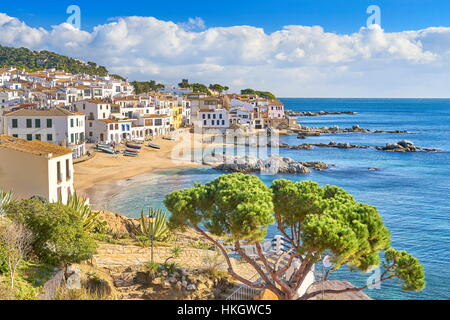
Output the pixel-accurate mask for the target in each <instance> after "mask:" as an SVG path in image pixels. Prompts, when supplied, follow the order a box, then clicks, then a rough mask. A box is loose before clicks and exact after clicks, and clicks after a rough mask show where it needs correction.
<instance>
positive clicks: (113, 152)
mask: <svg viewBox="0 0 450 320" xmlns="http://www.w3.org/2000/svg"><path fill="white" fill-rule="evenodd" d="M96 149H97V150H98V151H102V152H104V153H109V154H115V153H116V151H115V150H114V149H113V148H111V147H105V146H101V145H98V146H97V147H96Z"/></svg>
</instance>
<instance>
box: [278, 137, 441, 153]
mask: <svg viewBox="0 0 450 320" xmlns="http://www.w3.org/2000/svg"><path fill="white" fill-rule="evenodd" d="M278 147H280V148H283V149H290V150H312V149H314V148H315V147H319V148H337V149H371V148H372V149H376V150H380V151H388V152H442V150H440V149H431V148H421V147H417V146H415V145H414V143H413V142H411V141H407V140H402V141H399V142H397V143H390V144H387V145H386V146H384V147H371V146H361V145H357V144H351V143H342V142H341V143H337V142H330V143H328V144H326V143H316V144H314V143H312V144H308V143H304V144H301V145H298V146H291V145H288V144H285V143H281V144H279V145H278Z"/></svg>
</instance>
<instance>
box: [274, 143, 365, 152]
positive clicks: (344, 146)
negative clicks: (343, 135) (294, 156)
mask: <svg viewBox="0 0 450 320" xmlns="http://www.w3.org/2000/svg"><path fill="white" fill-rule="evenodd" d="M314 147H319V148H337V149H369V148H370V147H369V146H360V145H356V144H350V143H338V142H330V143H328V144H326V143H316V144H314V143H312V144H308V143H304V144H301V145H298V146H290V145H288V144H280V148H284V149H291V150H312V149H314Z"/></svg>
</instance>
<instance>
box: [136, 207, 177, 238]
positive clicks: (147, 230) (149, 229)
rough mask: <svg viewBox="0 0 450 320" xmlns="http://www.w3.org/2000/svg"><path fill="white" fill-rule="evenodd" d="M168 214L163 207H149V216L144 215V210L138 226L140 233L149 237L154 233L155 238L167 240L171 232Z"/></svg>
mask: <svg viewBox="0 0 450 320" xmlns="http://www.w3.org/2000/svg"><path fill="white" fill-rule="evenodd" d="M166 216H167V214H166V213H165V212H164V211H162V210H161V209H149V211H148V217H147V216H145V215H144V210H142V211H141V221H140V224H139V228H138V233H139V235H141V236H145V237H147V238H148V239H150V238H151V237H152V235H153V240H156V241H163V240H165V239H166V238H167V236H168V234H169V227H168V225H167V219H166Z"/></svg>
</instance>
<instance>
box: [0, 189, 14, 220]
mask: <svg viewBox="0 0 450 320" xmlns="http://www.w3.org/2000/svg"><path fill="white" fill-rule="evenodd" d="M11 200H12V194H11V193H10V192H3V191H1V190H0V218H1V217H3V216H4V215H5V214H6V213H5V207H6V206H7V205H8V204H9V203H10V202H11Z"/></svg>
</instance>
